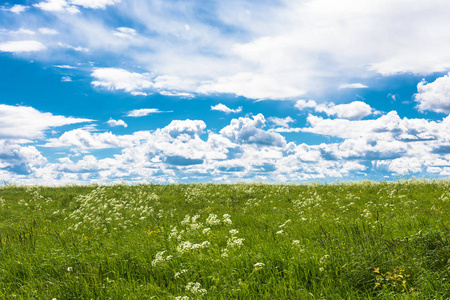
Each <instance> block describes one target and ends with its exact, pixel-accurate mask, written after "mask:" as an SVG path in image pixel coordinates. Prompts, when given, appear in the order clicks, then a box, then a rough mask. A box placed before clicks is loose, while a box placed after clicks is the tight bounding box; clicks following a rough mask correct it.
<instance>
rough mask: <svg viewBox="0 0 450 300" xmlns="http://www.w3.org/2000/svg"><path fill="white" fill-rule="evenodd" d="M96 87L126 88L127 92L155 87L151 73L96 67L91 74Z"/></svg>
mask: <svg viewBox="0 0 450 300" xmlns="http://www.w3.org/2000/svg"><path fill="white" fill-rule="evenodd" d="M91 76H92V77H94V78H95V79H97V80H95V81H92V84H93V85H94V86H96V87H105V88H107V89H110V90H124V91H125V92H130V93H131V92H141V91H142V90H145V89H150V88H152V87H153V82H152V80H151V77H150V74H148V73H143V74H140V73H133V72H128V71H126V70H124V69H118V68H96V69H94V71H93V72H92V74H91Z"/></svg>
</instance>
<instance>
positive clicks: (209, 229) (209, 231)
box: [202, 227, 211, 234]
mask: <svg viewBox="0 0 450 300" xmlns="http://www.w3.org/2000/svg"><path fill="white" fill-rule="evenodd" d="M202 233H203V234H210V233H211V228H209V227H207V228H205V229H203V231H202Z"/></svg>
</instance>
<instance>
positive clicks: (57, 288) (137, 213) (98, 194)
mask: <svg viewBox="0 0 450 300" xmlns="http://www.w3.org/2000/svg"><path fill="white" fill-rule="evenodd" d="M0 241H1V242H0V299H49V300H51V299H182V300H187V299H450V181H448V180H442V181H428V180H404V181H398V182H371V181H363V182H342V183H336V184H328V185H320V184H300V185H282V184H277V185H269V184H256V183H255V184H244V183H242V184H231V185H217V184H186V185H182V184H174V185H152V184H148V185H147V184H146V185H126V184H117V185H109V186H101V185H86V186H82V185H79V186H78V185H71V186H62V187H43V186H15V185H4V186H2V187H0Z"/></svg>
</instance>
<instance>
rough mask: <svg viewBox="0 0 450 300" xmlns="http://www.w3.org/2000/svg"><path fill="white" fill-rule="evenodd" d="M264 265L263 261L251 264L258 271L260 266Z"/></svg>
mask: <svg viewBox="0 0 450 300" xmlns="http://www.w3.org/2000/svg"><path fill="white" fill-rule="evenodd" d="M265 265H266V264H265V263H262V262H258V263H256V264H254V265H253V266H254V267H255V271H259V270H261V269H262V268H264V266H265Z"/></svg>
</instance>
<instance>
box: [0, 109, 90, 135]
mask: <svg viewBox="0 0 450 300" xmlns="http://www.w3.org/2000/svg"><path fill="white" fill-rule="evenodd" d="M92 121H93V120H90V119H82V118H73V117H64V116H57V115H56V116H55V115H52V114H51V113H42V112H40V111H38V110H36V109H34V108H32V107H28V106H10V105H5V104H0V124H2V126H0V139H5V138H6V139H21V138H25V139H36V138H42V137H43V136H44V132H45V131H46V130H47V129H49V128H53V127H59V126H63V125H69V124H77V123H85V122H92Z"/></svg>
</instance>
